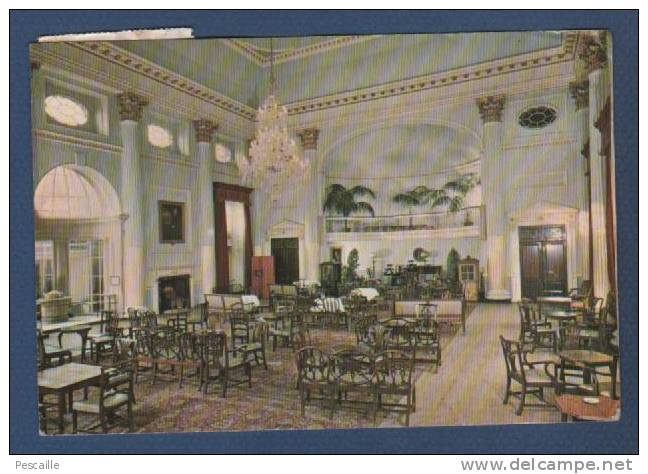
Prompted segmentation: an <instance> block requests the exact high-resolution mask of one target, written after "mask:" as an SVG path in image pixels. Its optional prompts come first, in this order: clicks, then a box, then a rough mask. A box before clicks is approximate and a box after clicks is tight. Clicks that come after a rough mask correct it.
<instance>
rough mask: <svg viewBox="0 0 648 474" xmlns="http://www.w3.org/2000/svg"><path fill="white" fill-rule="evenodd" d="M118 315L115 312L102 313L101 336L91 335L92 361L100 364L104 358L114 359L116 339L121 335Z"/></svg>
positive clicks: (89, 339) (106, 311) (104, 311)
mask: <svg viewBox="0 0 648 474" xmlns="http://www.w3.org/2000/svg"><path fill="white" fill-rule="evenodd" d="M118 325H119V320H118V318H117V313H116V312H115V311H113V310H102V311H101V325H100V328H99V331H100V332H99V334H89V335H88V341H89V342H90V359H91V360H92V359H93V360H94V361H95V363H97V364H98V363H99V362H100V360H101V359H102V358H105V357H110V358H112V355H113V352H114V350H115V338H116V337H117V336H118V335H121V331H120V330H119V326H118Z"/></svg>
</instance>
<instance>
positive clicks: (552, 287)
mask: <svg viewBox="0 0 648 474" xmlns="http://www.w3.org/2000/svg"><path fill="white" fill-rule="evenodd" d="M543 247H544V252H543V253H544V255H543V257H544V262H543V266H542V267H543V268H542V270H543V272H542V281H543V289H544V295H545V296H562V295H564V294H565V293H566V290H567V275H566V273H567V272H566V269H565V266H566V265H565V263H566V258H565V244H564V243H563V242H559V243H553V242H547V243H545V244H544V245H543Z"/></svg>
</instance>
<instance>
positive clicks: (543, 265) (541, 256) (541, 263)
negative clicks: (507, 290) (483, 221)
mask: <svg viewBox="0 0 648 474" xmlns="http://www.w3.org/2000/svg"><path fill="white" fill-rule="evenodd" d="M522 227H529V226H519V227H518V232H519V229H520V228H522ZM531 227H562V226H558V225H554V224H549V225H546V226H531ZM566 233H567V230H566V229H565V235H566ZM547 244H551V245H559V246H560V247H561V248H562V252H563V257H562V260H563V268H562V269H561V279H562V280H563V282H564V287H563V293H565V295H567V293H568V292H569V288H570V286H569V281H568V279H567V239H566V238H565V240H560V241H558V240H536V241H527V242H525V243H524V244H520V245H519V250H520V253H519V259H520V292H521V297H525V298H529V296H524V279H522V261H523V260H524V259H523V255H522V249H523V248H524V247H531V246H537V247H538V267H539V268H538V271H539V275H538V280H539V281H540V282H541V283H542V285H541V286H542V288H536V289H537V290H542V291H545V290H546V288H545V285H544V283H545V278H544V277H545V276H546V269H547V253H546V246H547ZM537 293H540V292H537ZM538 296H543V294H536V297H538Z"/></svg>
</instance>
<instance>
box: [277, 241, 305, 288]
mask: <svg viewBox="0 0 648 474" xmlns="http://www.w3.org/2000/svg"><path fill="white" fill-rule="evenodd" d="M288 239H290V240H296V241H297V278H296V279H294V280H293V281H297V280H299V279H300V276H301V273H302V270H301V265H300V260H301V258H300V257H299V244H300V240H299V238H298V237H272V238H271V239H270V255H272V257H274V277H275V283H277V284H283V285H285V284H292V282H289V283H280V282H279V279H278V278H277V268H278V265H277V259H276V257H275V256H274V255H273V253H272V241H273V240H288Z"/></svg>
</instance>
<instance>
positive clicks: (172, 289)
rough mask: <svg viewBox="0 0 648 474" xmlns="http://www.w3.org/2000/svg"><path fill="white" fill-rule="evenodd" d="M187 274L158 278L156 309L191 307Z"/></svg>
mask: <svg viewBox="0 0 648 474" xmlns="http://www.w3.org/2000/svg"><path fill="white" fill-rule="evenodd" d="M189 288H190V285H189V275H176V276H168V277H160V278H159V279H158V311H159V312H160V313H163V312H164V311H166V310H168V309H178V308H191V291H190V289H189Z"/></svg>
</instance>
